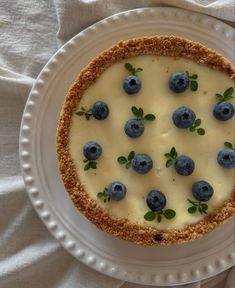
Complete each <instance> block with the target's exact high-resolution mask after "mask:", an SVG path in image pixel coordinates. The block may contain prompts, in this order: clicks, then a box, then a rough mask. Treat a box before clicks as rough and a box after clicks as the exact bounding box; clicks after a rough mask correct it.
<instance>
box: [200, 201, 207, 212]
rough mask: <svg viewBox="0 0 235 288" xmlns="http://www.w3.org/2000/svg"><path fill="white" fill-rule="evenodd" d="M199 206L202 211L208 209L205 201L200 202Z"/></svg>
mask: <svg viewBox="0 0 235 288" xmlns="http://www.w3.org/2000/svg"><path fill="white" fill-rule="evenodd" d="M201 208H202V210H203V211H204V212H206V210H208V205H207V204H205V203H202V204H201Z"/></svg>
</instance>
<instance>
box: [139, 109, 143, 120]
mask: <svg viewBox="0 0 235 288" xmlns="http://www.w3.org/2000/svg"><path fill="white" fill-rule="evenodd" d="M143 116H144V110H143V109H142V108H139V118H141V119H142V118H143Z"/></svg>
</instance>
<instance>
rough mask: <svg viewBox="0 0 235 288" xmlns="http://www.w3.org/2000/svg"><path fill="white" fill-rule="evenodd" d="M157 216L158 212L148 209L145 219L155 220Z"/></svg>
mask: <svg viewBox="0 0 235 288" xmlns="http://www.w3.org/2000/svg"><path fill="white" fill-rule="evenodd" d="M155 218H156V214H155V213H154V212H153V211H148V212H147V213H146V214H145V215H144V219H145V220H146V221H153V220H154V219H155Z"/></svg>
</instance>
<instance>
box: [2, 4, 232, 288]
mask: <svg viewBox="0 0 235 288" xmlns="http://www.w3.org/2000/svg"><path fill="white" fill-rule="evenodd" d="M159 5H164V6H167V5H171V6H176V7H182V8H185V9H190V10H194V11H199V12H202V13H206V14H209V15H212V16H216V17H219V18H221V19H223V20H227V21H234V0H220V1H219V0H217V1H210V0H188V1H186V0H175V1H157V0H147V1H143V0H133V1H127V0H126V1H125V0H113V1H111V0H100V1H98V0H54V1H52V0H40V1H38V0H17V1H12V0H10V1H9V0H0V159H1V160H0V288H11V287H18V288H28V287H29V288H42V287H43V288H53V287H58V288H73V287H76V288H117V287H122V288H144V287H147V286H143V285H136V284H132V283H124V282H123V281H119V280H115V279H112V278H110V277H107V276H104V275H102V274H100V273H98V272H95V271H93V270H92V269H90V268H88V267H86V266H84V265H83V264H81V263H79V262H78V261H77V260H75V259H74V258H73V257H72V256H70V255H69V254H68V253H67V252H66V251H65V250H64V249H63V248H62V247H61V246H60V244H59V243H58V242H57V241H56V240H55V239H54V238H53V237H52V236H51V235H50V233H49V232H48V231H47V230H46V228H45V227H44V225H43V223H41V221H40V220H39V218H38V216H37V215H36V213H35V211H34V209H33V208H32V205H31V203H30V201H29V199H28V196H27V194H26V191H25V187H24V183H23V180H22V177H21V172H20V166H19V160H18V136H19V127H20V120H21V116H22V112H23V108H24V105H25V102H26V100H27V96H28V93H29V91H30V89H31V87H32V85H33V82H34V80H35V78H36V77H37V75H38V73H39V72H40V70H41V69H42V68H43V66H44V65H45V63H46V62H47V61H48V60H49V58H50V57H51V56H52V55H53V53H54V52H55V51H56V50H57V49H58V48H59V47H60V46H61V45H62V44H63V43H65V42H66V41H67V40H69V39H70V38H71V37H72V36H74V35H75V34H77V33H78V32H79V31H81V30H82V29H84V28H86V27H87V26H88V25H90V24H92V23H94V22H96V21H98V20H100V19H102V18H104V17H106V16H109V15H112V14H114V13H117V12H120V11H124V10H128V9H133V8H138V7H149V6H159ZM234 283H235V282H234V273H233V270H231V269H230V270H229V271H226V272H224V273H222V274H220V275H218V276H216V277H213V278H211V279H207V280H204V281H202V282H201V283H195V284H191V285H187V286H182V287H192V288H193V287H194V288H196V287H197V288H198V287H204V288H205V287H206V288H232V287H234V285H235V284H234ZM178 287H181V286H178Z"/></svg>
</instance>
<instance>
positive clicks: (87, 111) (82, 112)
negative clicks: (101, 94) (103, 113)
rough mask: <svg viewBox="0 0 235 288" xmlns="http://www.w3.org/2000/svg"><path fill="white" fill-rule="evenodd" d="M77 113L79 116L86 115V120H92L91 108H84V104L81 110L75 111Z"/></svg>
mask: <svg viewBox="0 0 235 288" xmlns="http://www.w3.org/2000/svg"><path fill="white" fill-rule="evenodd" d="M75 114H76V115H77V116H85V118H86V120H90V118H91V116H92V113H91V109H89V110H87V109H86V108H84V107H83V106H82V107H81V110H80V111H77V112H75Z"/></svg>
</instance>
